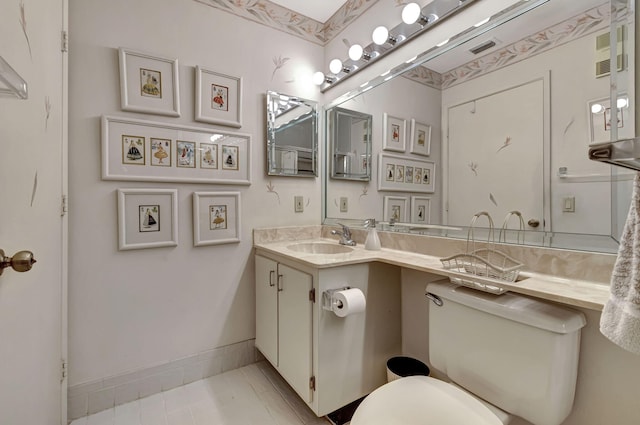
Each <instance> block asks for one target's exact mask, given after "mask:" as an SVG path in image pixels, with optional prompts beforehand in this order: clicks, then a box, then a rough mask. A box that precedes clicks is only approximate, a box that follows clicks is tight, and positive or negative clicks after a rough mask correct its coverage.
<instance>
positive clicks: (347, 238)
mask: <svg viewBox="0 0 640 425" xmlns="http://www.w3.org/2000/svg"><path fill="white" fill-rule="evenodd" d="M338 224H339V225H340V226H342V232H341V231H339V230H332V231H331V234H332V235H340V240H339V241H338V243H340V245H347V246H356V241H354V240H353V239H351V229H349V228H348V227H347V226H345V225H344V224H342V223H338Z"/></svg>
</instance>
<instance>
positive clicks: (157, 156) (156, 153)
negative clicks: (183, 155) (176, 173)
mask: <svg viewBox="0 0 640 425" xmlns="http://www.w3.org/2000/svg"><path fill="white" fill-rule="evenodd" d="M150 140H151V165H153V166H156V167H171V156H172V155H171V154H172V150H171V139H159V138H157V137H152V138H151V139H150Z"/></svg>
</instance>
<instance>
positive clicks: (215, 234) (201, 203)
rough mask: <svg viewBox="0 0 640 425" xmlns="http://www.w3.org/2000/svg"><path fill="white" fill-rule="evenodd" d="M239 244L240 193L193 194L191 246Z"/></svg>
mask: <svg viewBox="0 0 640 425" xmlns="http://www.w3.org/2000/svg"><path fill="white" fill-rule="evenodd" d="M235 242H240V192H194V193H193V245H194V246H203V245H219V244H225V243H235Z"/></svg>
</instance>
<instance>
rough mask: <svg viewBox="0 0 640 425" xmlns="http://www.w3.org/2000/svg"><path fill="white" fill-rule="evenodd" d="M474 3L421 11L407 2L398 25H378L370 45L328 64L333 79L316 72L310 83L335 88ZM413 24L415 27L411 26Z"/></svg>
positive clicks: (439, 3) (438, 2)
mask: <svg viewBox="0 0 640 425" xmlns="http://www.w3.org/2000/svg"><path fill="white" fill-rule="evenodd" d="M474 1H476V0H457V1H453V0H432V1H430V2H429V4H427V5H426V6H424V7H422V8H421V7H420V5H419V4H418V3H416V2H411V3H409V4H407V5H406V6H405V7H404V8H403V10H402V22H400V23H399V24H398V25H396V26H395V27H393V28H392V29H391V30H390V29H388V28H387V27H385V26H382V25H380V26H378V27H376V28H375V29H374V30H373V32H372V34H371V38H372V40H373V43H371V44H369V45H368V46H362V45H360V44H354V45H352V46H351V47H349V51H348V56H349V57H348V59H347V60H346V61H344V62H343V61H341V60H340V59H333V60H332V61H331V62H330V63H329V70H330V72H331V74H333V75H331V76H330V77H327V76H326V75H325V74H324V73H322V72H316V73H315V74H314V75H313V78H312V80H313V82H314V83H315V84H316V85H319V86H320V87H321V88H320V90H321V91H324V90H325V89H327V88H328V87H329V86H333V85H335V84H337V83H338V82H340V81H342V80H344V79H345V78H346V77H348V76H350V75H353V74H354V73H355V72H356V71H359V70H361V69H362V68H364V67H366V66H367V65H368V64H369V63H371V61H372V60H373V59H375V60H378V59H379V58H381V57H382V56H384V55H386V54H387V53H389V52H391V51H393V50H394V49H395V48H397V47H399V46H400V45H404V44H406V43H407V42H409V41H410V40H412V39H414V38H415V37H417V36H419V35H420V34H422V33H423V32H424V31H426V30H428V29H429V28H430V27H431V25H433V24H434V23H436V22H438V21H441V20H442V19H446V18H447V17H449V16H451V15H452V14H454V13H457V12H458V11H460V10H461V9H462V8H464V7H466V6H468V5H469V4H471V3H473V2H474ZM487 21H488V19H487V20H486V21H483V22H482V23H478V25H482V24H484V23H485V22H487ZM415 23H418V24H419V25H413V24H415ZM448 41H449V40H448V39H447V40H445V41H443V42H442V43H440V44H438V47H440V46H443V45H444V44H446V43H447V42H448ZM412 61H415V58H412V59H411V60H410V61H408V62H412ZM385 75H387V74H383V75H382V76H383V77H384V76H385Z"/></svg>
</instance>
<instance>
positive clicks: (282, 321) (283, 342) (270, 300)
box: [256, 255, 313, 403]
mask: <svg viewBox="0 0 640 425" xmlns="http://www.w3.org/2000/svg"><path fill="white" fill-rule="evenodd" d="M312 291H313V277H312V276H311V275H310V274H308V273H304V272H302V271H299V270H296V269H294V268H292V267H289V266H287V265H286V264H282V263H280V262H277V261H275V260H272V259H270V258H266V257H263V256H260V255H256V347H257V348H258V349H259V350H260V352H261V353H262V354H263V355H264V356H265V357H266V358H267V360H269V362H270V363H271V364H272V365H273V366H274V367H275V368H276V369H277V370H278V372H279V373H280V374H281V375H282V376H283V377H284V378H285V379H286V381H287V382H288V383H289V385H291V386H292V387H293V389H294V390H295V391H296V392H297V393H298V395H300V397H302V399H303V400H304V401H305V402H307V403H311V402H312V400H313V381H312V376H313V370H312V351H311V350H312V335H313V329H312V305H313V304H312V302H313V300H312V299H310V294H312V293H313V292H312Z"/></svg>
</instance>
